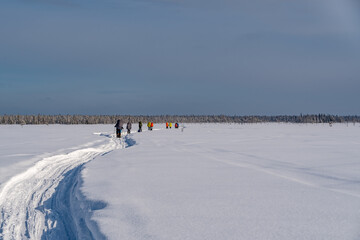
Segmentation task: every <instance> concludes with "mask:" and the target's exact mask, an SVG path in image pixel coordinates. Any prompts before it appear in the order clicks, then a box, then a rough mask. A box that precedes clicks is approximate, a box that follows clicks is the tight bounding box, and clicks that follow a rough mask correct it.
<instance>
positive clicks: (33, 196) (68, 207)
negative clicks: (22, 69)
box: [0, 134, 124, 240]
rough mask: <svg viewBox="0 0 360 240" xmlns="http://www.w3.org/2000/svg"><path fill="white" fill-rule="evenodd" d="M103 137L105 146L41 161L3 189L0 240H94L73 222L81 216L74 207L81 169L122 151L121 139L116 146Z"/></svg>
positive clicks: (110, 139)
mask: <svg viewBox="0 0 360 240" xmlns="http://www.w3.org/2000/svg"><path fill="white" fill-rule="evenodd" d="M102 136H105V137H108V138H109V141H108V142H107V143H106V144H103V145H100V146H98V147H85V148H83V149H78V150H75V151H73V152H70V153H68V154H61V155H55V156H52V157H47V158H44V159H42V160H41V161H39V162H37V163H36V164H35V165H34V166H33V167H31V168H29V169H28V170H27V171H25V172H23V173H21V174H19V175H17V176H15V177H13V178H12V179H10V180H9V181H8V182H7V183H6V184H5V185H4V187H3V189H2V191H1V192H0V240H12V239H48V237H50V236H51V239H61V238H62V239H64V238H66V239H74V238H78V237H81V238H82V239H84V238H83V237H85V238H86V239H89V238H90V239H91V238H93V236H92V234H91V229H88V230H86V228H87V227H88V226H87V225H86V223H81V222H79V221H78V220H77V219H76V218H77V217H79V216H80V217H81V213H78V212H76V209H74V206H73V205H74V204H73V203H76V202H77V204H78V205H79V201H80V200H81V197H79V196H78V195H79V189H78V187H79V178H80V176H79V173H80V170H81V167H82V165H83V164H85V163H86V162H88V161H90V160H92V159H94V158H95V157H97V156H99V155H102V154H106V153H108V152H110V151H113V150H114V149H118V148H123V145H124V143H123V139H121V140H120V142H119V140H118V139H115V138H114V137H112V136H110V135H105V134H104V135H102ZM80 181H81V180H80ZM71 191H73V192H71ZM76 191H77V193H76ZM73 195H75V196H73ZM75 197H78V199H77V200H79V201H75V200H76V199H74V198H75ZM85 214H86V213H85ZM80 220H82V221H84V220H86V219H80ZM84 224H85V225H84ZM54 229H55V230H54ZM86 232H88V233H86ZM48 233H52V234H48ZM57 234H59V235H57ZM63 234H64V235H63ZM84 234H85V235H84ZM86 234H87V235H86ZM44 236H45V237H44Z"/></svg>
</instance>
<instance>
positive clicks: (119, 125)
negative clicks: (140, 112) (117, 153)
mask: <svg viewBox="0 0 360 240" xmlns="http://www.w3.org/2000/svg"><path fill="white" fill-rule="evenodd" d="M123 125H124V122H123V121H122V120H120V119H119V120H117V122H116V125H115V128H116V137H118V138H121V132H122V130H123V129H124V128H123ZM131 127H132V124H131V122H130V119H129V121H128V123H127V124H126V129H127V133H128V134H130V132H131ZM147 127H148V130H149V131H152V130H153V127H154V123H153V122H148V124H147ZM169 127H170V128H171V127H172V123H168V122H167V123H166V128H169ZM175 128H179V123H175ZM138 132H142V122H141V121H140V122H139V130H138Z"/></svg>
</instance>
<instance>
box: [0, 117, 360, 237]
mask: <svg viewBox="0 0 360 240" xmlns="http://www.w3.org/2000/svg"><path fill="white" fill-rule="evenodd" d="M163 125H164V124H161V125H156V126H155V129H154V131H152V132H149V131H146V129H144V132H142V133H137V132H135V130H137V129H136V125H135V124H133V126H134V132H133V133H132V134H130V135H124V137H123V138H122V139H121V140H119V139H115V138H114V137H113V136H112V135H111V133H112V132H113V126H110V125H93V126H81V125H80V126H24V127H20V126H0V131H1V133H2V134H1V135H0V173H1V176H0V211H1V212H0V239H1V240H3V239H4V240H5V239H6V240H7V239H105V238H107V239H129V240H131V239H159V240H161V239H164V240H165V239H166V240H168V239H192V240H193V239H237V240H238V239H240V240H241V239H244V240H248V239H255V240H256V239H269V240H271V239H276V240H282V239H284V240H285V239H286V240H288V239H326V240H329V239H330V240H331V239H334V240H335V239H345V240H346V239H349V240H350V239H351V240H353V239H359V238H360V227H359V223H360V199H359V198H360V184H359V183H360V175H359V172H360V134H359V131H360V128H359V126H358V125H356V126H353V125H349V126H347V125H346V124H334V125H333V127H329V125H326V124H301V125H297V124H245V125H237V124H186V128H185V129H183V131H182V129H181V128H180V129H171V130H170V129H165V125H164V126H163ZM23 133H25V135H26V136H27V137H26V138H24V137H17V136H19V135H21V134H23ZM94 133H96V134H94Z"/></svg>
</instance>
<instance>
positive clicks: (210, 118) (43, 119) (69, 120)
mask: <svg viewBox="0 0 360 240" xmlns="http://www.w3.org/2000/svg"><path fill="white" fill-rule="evenodd" d="M117 119H122V120H123V121H124V122H127V121H129V120H130V121H131V122H133V123H135V122H139V121H142V122H144V123H146V122H154V123H164V122H173V123H175V122H178V123H266V122H285V123H344V122H348V123H349V122H350V123H355V122H360V116H337V115H326V114H310V115H302V114H301V115H298V116H289V115H283V116H227V115H158V116H130V115H40V114H39V115H0V124H21V125H25V124H115V123H116V120H117Z"/></svg>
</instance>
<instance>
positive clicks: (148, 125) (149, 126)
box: [147, 122, 151, 131]
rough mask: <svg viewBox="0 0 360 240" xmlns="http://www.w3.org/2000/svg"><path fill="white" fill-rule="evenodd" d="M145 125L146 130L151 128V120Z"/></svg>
mask: <svg viewBox="0 0 360 240" xmlns="http://www.w3.org/2000/svg"><path fill="white" fill-rule="evenodd" d="M147 127H148V130H149V131H150V128H151V122H148V124H147Z"/></svg>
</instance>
